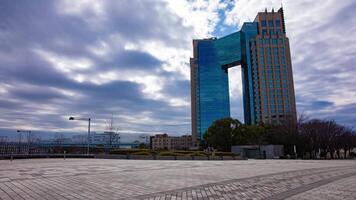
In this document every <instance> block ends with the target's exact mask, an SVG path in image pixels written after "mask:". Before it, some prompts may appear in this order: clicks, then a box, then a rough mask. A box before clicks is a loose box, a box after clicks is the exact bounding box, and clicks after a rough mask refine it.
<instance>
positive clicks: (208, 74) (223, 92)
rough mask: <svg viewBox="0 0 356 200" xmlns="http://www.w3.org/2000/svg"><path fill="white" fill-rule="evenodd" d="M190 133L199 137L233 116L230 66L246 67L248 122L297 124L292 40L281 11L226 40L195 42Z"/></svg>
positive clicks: (261, 15) (266, 15)
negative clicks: (218, 121) (289, 37)
mask: <svg viewBox="0 0 356 200" xmlns="http://www.w3.org/2000/svg"><path fill="white" fill-rule="evenodd" d="M193 49H194V52H193V54H194V57H193V58H191V59H190V66H191V101H192V135H193V138H195V139H201V138H202V135H203V134H204V132H205V131H206V130H207V129H208V127H209V126H210V125H211V124H212V123H213V122H214V121H215V120H218V119H221V118H226V117H230V100H229V81H228V68H230V67H234V66H238V65H240V66H241V67H242V82H243V103H244V120H245V123H246V124H256V123H280V122H283V121H289V122H294V121H296V109H295V97H294V86H293V76H292V65H291V59H290V50H289V41H288V38H287V37H286V34H285V25H284V16H283V9H282V8H281V9H279V10H278V12H274V11H273V10H272V12H267V11H265V12H260V13H258V15H257V16H256V19H255V20H254V22H246V23H244V24H243V26H242V28H241V30H240V31H238V32H235V33H232V34H230V35H227V36H225V37H222V38H219V39H217V38H209V39H199V40H193Z"/></svg>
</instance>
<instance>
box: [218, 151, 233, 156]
mask: <svg viewBox="0 0 356 200" xmlns="http://www.w3.org/2000/svg"><path fill="white" fill-rule="evenodd" d="M238 155H239V154H235V153H232V152H215V156H238Z"/></svg>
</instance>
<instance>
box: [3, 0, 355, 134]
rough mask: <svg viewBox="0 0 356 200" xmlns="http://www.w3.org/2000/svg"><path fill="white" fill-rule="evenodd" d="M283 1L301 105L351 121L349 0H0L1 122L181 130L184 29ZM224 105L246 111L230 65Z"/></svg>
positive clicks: (49, 127)
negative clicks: (111, 124)
mask: <svg viewBox="0 0 356 200" xmlns="http://www.w3.org/2000/svg"><path fill="white" fill-rule="evenodd" d="M282 3H283V8H284V10H285V21H286V30H287V36H288V37H289V39H290V45H291V55H292V65H293V72H294V83H295V93H296V101H297V111H298V114H304V115H306V116H308V117H310V118H320V119H334V120H336V121H337V122H339V123H341V124H345V125H348V126H354V125H356V78H355V74H356V66H355V65H356V56H355V55H356V37H355V32H356V14H355V12H354V11H355V10H356V1H354V0H342V1H340V0H298V1H291V0H289V1H281V0H273V1H272V0H231V1H219V0H211V1H202V0H174V1H173V0H147V1H143V0H142V1H139V0H137V1H136V0H120V1H116V0H105V1H104V0H103V1H99V0H97V1H89V0H76V1H72V0H53V1H48V0H35V1H30V0H17V1H13V0H1V1H0V19H1V20H0V128H1V129H3V130H16V129H31V130H38V131H53V132H84V131H86V126H87V124H86V123H87V122H85V121H69V120H68V118H69V116H78V117H90V118H91V119H92V130H94V131H102V130H105V127H106V124H107V123H106V122H107V121H108V119H110V118H111V117H112V116H114V123H115V125H116V126H117V127H118V128H119V130H120V131H123V132H127V133H137V132H140V133H149V134H155V133H162V132H166V133H170V134H178V135H182V134H190V132H191V128H190V67H189V58H190V57H192V39H199V38H207V37H213V36H216V37H221V36H224V35H227V34H230V33H233V32H235V31H238V30H239V29H240V27H241V26H242V24H243V22H247V21H252V20H253V19H254V17H255V16H256V14H257V12H259V11H264V9H265V8H267V9H268V10H269V11H270V10H271V9H272V8H274V9H275V10H278V8H279V7H280V6H281V4H282ZM229 77H230V80H229V82H230V93H231V95H230V102H231V113H232V116H233V117H235V118H238V119H240V120H241V121H243V114H242V113H243V110H242V83H241V73H240V69H239V68H238V67H235V68H233V69H231V70H230V71H229Z"/></svg>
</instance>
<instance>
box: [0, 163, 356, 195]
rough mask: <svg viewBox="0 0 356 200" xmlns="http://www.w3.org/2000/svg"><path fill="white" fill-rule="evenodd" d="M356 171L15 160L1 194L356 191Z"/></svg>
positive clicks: (0, 174)
mask: <svg viewBox="0 0 356 200" xmlns="http://www.w3.org/2000/svg"><path fill="white" fill-rule="evenodd" d="M355 176H356V162H355V161H301V160H296V161H295V160H248V161H152V160H105V159H103V160H101V159H66V160H61V159H33V160H15V161H13V162H10V161H0V199H268V198H270V199H285V198H291V199H293V198H294V199H303V198H304V199H313V198H314V197H315V198H319V197H320V196H322V195H321V193H323V194H324V193H326V194H327V196H325V197H327V198H328V197H330V199H333V197H345V198H349V199H355V197H356V196H355V195H356V193H355V190H354V189H353V188H350V187H349V185H350V184H353V185H356V180H355ZM333 184H334V185H333ZM335 184H336V185H338V186H340V187H339V189H334V190H332V189H330V188H336V187H335ZM323 191H325V192H323ZM340 191H341V192H340ZM339 193H342V194H343V195H341V194H339ZM298 195H299V196H298ZM333 195H334V196H333ZM327 198H326V199H327ZM324 199H325V198H324ZM339 199H340V198H339Z"/></svg>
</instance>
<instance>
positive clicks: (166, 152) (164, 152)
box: [159, 151, 185, 156]
mask: <svg viewBox="0 0 356 200" xmlns="http://www.w3.org/2000/svg"><path fill="white" fill-rule="evenodd" d="M159 155H160V156H185V154H182V153H175V152H172V151H163V152H160V153H159Z"/></svg>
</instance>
